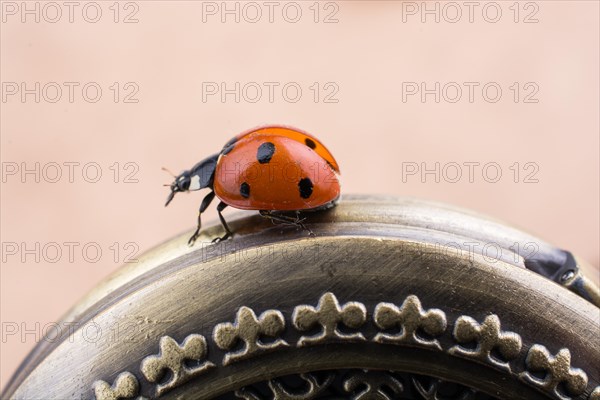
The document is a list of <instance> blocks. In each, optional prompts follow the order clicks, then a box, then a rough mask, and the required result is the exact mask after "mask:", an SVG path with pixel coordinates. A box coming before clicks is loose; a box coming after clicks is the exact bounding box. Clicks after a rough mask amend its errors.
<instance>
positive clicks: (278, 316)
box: [213, 307, 288, 365]
mask: <svg viewBox="0 0 600 400" xmlns="http://www.w3.org/2000/svg"><path fill="white" fill-rule="evenodd" d="M284 329H285V319H284V317H283V314H282V313H281V312H280V311H277V310H267V311H265V312H263V313H262V314H261V315H260V317H257V316H256V314H255V313H254V311H252V309H250V308H248V307H241V308H240V309H239V310H238V312H237V315H236V317H235V322H234V323H233V324H232V323H230V322H225V323H221V324H219V325H217V326H216V327H215V329H214V331H213V340H214V341H215V343H216V344H217V346H219V348H221V349H222V350H231V349H232V348H234V346H235V345H236V344H237V343H238V341H242V342H243V343H244V345H243V347H242V348H241V349H240V350H238V351H234V352H229V353H227V354H226V355H225V357H224V358H223V365H228V364H230V363H232V362H236V361H240V360H243V359H246V358H248V357H251V356H253V355H254V354H255V353H257V352H259V351H265V350H273V349H276V348H279V347H282V346H288V343H287V342H286V341H285V340H283V339H281V338H278V336H279V335H280V334H281V333H282V332H283V331H284ZM265 336H268V337H273V338H275V340H274V341H273V342H272V343H264V342H263V341H262V340H261V339H262V338H263V337H265Z"/></svg>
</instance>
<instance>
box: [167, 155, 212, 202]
mask: <svg viewBox="0 0 600 400" xmlns="http://www.w3.org/2000/svg"><path fill="white" fill-rule="evenodd" d="M218 157H219V155H218V154H215V155H214V156H211V157H208V158H206V159H204V160H202V161H200V162H199V163H198V164H196V165H194V167H192V169H190V170H185V171H183V172H182V173H181V174H179V175H177V176H175V175H173V176H174V178H175V180H174V181H173V183H171V184H170V185H168V186H169V187H170V188H171V193H169V196H168V197H167V202H166V204H165V207H166V206H168V205H169V203H170V202H171V200H173V197H175V193H178V192H188V191H192V190H200V189H204V188H211V189H212V186H213V178H214V175H215V168H216V166H217V159H218ZM163 169H164V168H163Z"/></svg>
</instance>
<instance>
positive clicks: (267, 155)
mask: <svg viewBox="0 0 600 400" xmlns="http://www.w3.org/2000/svg"><path fill="white" fill-rule="evenodd" d="M274 153H275V145H274V144H273V143H271V142H264V143H263V144H261V145H260V146H259V147H258V151H257V152H256V159H257V160H258V162H259V163H261V164H266V163H268V162H269V161H271V158H273V154H274Z"/></svg>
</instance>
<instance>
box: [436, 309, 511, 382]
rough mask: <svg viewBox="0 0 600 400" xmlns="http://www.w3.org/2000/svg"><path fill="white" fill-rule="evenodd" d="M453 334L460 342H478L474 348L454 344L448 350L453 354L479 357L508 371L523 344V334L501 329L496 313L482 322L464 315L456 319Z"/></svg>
mask: <svg viewBox="0 0 600 400" xmlns="http://www.w3.org/2000/svg"><path fill="white" fill-rule="evenodd" d="M453 335H454V338H455V339H456V341H457V342H458V343H463V344H466V343H471V342H476V343H477V345H476V346H475V348H474V349H470V348H466V347H464V346H462V345H457V346H454V347H452V348H451V349H450V350H448V351H449V352H450V353H451V354H457V355H461V356H463V357H467V358H474V359H478V360H481V361H484V362H487V363H490V364H492V365H494V366H496V367H498V368H502V369H505V370H508V371H510V365H509V361H511V360H514V359H515V358H516V357H517V356H518V355H519V352H520V351H521V346H522V343H521V336H519V335H518V334H516V333H514V332H504V331H502V330H501V329H500V319H499V318H498V316H497V315H495V314H492V315H488V316H487V317H485V319H484V320H483V323H482V324H479V323H478V322H477V321H475V320H474V319H473V318H471V317H468V316H464V315H463V316H461V317H459V318H458V319H457V320H456V323H455V324H454V332H453ZM494 350H496V352H495V353H494V355H492V354H493V351H494ZM500 357H501V358H500Z"/></svg>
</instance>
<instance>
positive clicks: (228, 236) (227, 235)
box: [212, 202, 233, 243]
mask: <svg viewBox="0 0 600 400" xmlns="http://www.w3.org/2000/svg"><path fill="white" fill-rule="evenodd" d="M226 207H227V204H225V203H223V202H220V203H219V205H218V206H217V212H218V213H219V219H220V220H221V224H222V225H223V228H225V231H226V232H227V233H226V234H225V236H222V237H218V238H215V239H213V241H212V242H213V243H219V242H221V241H223V240H225V239H228V238H230V237H231V236H233V232H231V229H229V226H227V222H226V221H225V218H224V217H223V214H221V212H222V211H223V210H224V209H225V208H226Z"/></svg>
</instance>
